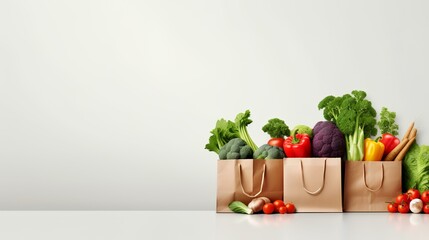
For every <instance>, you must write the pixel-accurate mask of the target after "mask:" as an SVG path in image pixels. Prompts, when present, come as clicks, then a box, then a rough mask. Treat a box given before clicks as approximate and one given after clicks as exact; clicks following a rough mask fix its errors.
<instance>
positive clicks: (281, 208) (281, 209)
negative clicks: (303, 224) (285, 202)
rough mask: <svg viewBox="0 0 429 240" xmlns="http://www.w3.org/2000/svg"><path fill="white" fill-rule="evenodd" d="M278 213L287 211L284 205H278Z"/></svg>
mask: <svg viewBox="0 0 429 240" xmlns="http://www.w3.org/2000/svg"><path fill="white" fill-rule="evenodd" d="M279 213H280V214H285V213H287V209H286V206H281V207H279Z"/></svg>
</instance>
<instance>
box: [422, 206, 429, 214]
mask: <svg viewBox="0 0 429 240" xmlns="http://www.w3.org/2000/svg"><path fill="white" fill-rule="evenodd" d="M423 212H424V213H426V214H427V213H429V204H426V205H425V206H424V207H423Z"/></svg>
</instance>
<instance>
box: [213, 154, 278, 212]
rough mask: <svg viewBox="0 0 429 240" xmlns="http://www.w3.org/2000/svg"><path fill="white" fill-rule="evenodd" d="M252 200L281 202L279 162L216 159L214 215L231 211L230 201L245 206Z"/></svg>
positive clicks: (275, 160)
mask: <svg viewBox="0 0 429 240" xmlns="http://www.w3.org/2000/svg"><path fill="white" fill-rule="evenodd" d="M256 197H268V198H269V199H270V200H271V201H275V200H277V199H282V197H283V159H273V160H260V159H255V160H254V159H236V160H218V162H217V200H216V212H231V210H230V209H229V208H228V205H229V204H230V203H231V202H233V201H241V202H243V203H244V204H246V205H247V204H249V202H250V201H251V200H252V199H253V198H256Z"/></svg>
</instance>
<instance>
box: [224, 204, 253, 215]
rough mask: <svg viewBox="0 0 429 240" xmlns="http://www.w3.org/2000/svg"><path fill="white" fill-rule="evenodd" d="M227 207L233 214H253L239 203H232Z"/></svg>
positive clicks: (244, 205)
mask: <svg viewBox="0 0 429 240" xmlns="http://www.w3.org/2000/svg"><path fill="white" fill-rule="evenodd" d="M228 207H229V209H231V211H233V212H235V213H244V214H253V211H252V209H250V208H249V207H248V206H246V204H244V203H242V202H240V201H233V202H231V203H230V204H229V205H228Z"/></svg>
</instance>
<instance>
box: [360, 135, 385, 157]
mask: <svg viewBox="0 0 429 240" xmlns="http://www.w3.org/2000/svg"><path fill="white" fill-rule="evenodd" d="M364 145H365V150H364V157H363V160H364V161H381V159H383V153H384V144H383V143H382V142H378V141H374V140H372V139H371V138H366V139H365V141H364Z"/></svg>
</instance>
